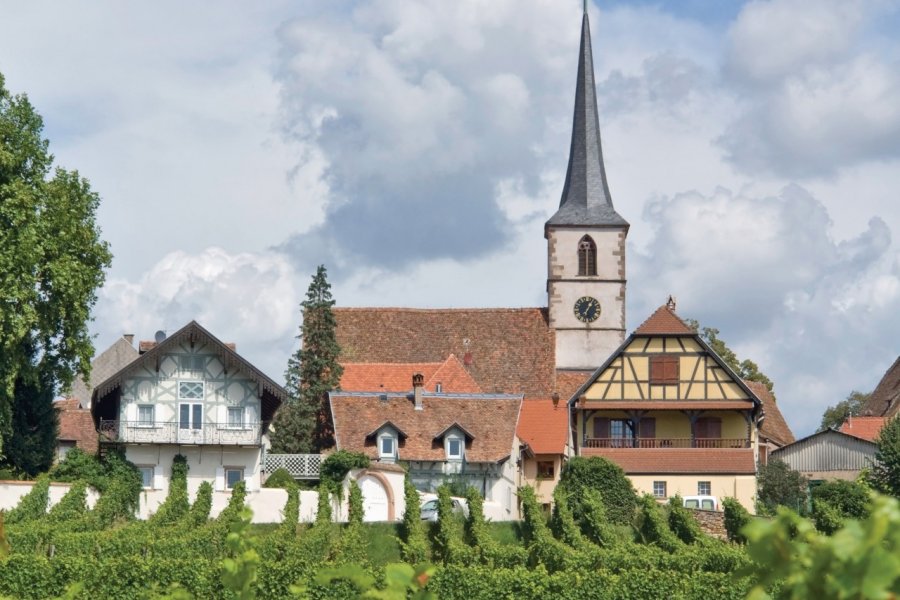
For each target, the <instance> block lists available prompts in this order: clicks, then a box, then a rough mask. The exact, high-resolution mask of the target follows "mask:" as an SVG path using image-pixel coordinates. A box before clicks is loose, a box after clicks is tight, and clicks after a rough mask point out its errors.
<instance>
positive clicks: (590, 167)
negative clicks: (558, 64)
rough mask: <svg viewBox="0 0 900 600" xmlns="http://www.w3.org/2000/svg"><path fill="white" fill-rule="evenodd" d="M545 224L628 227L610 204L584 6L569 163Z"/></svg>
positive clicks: (588, 26) (588, 29) (589, 35)
mask: <svg viewBox="0 0 900 600" xmlns="http://www.w3.org/2000/svg"><path fill="white" fill-rule="evenodd" d="M547 225H557V226H559V225H562V226H565V225H574V226H584V225H589V226H607V227H610V226H613V227H628V222H627V221H626V220H625V219H623V218H622V217H621V216H619V214H618V213H617V212H616V211H615V209H614V208H613V204H612V197H611V196H610V194H609V185H608V184H607V182H606V169H605V168H604V166H603V150H602V149H601V147H600V122H599V120H598V117H597V92H596V88H595V87H594V61H593V58H592V56H591V28H590V23H588V14H587V10H585V12H584V17H583V18H582V21H581V49H580V50H579V54H578V80H577V83H576V86H575V111H574V116H573V119H572V144H571V146H570V148H569V167H568V169H567V170H566V183H565V186H564V187H563V193H562V199H561V200H560V203H559V210H557V211H556V214H555V215H553V216H552V217H550V220H549V221H547Z"/></svg>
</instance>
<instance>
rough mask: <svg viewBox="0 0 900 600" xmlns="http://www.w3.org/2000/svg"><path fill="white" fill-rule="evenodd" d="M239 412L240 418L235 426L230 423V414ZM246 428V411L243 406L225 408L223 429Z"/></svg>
mask: <svg viewBox="0 0 900 600" xmlns="http://www.w3.org/2000/svg"><path fill="white" fill-rule="evenodd" d="M232 411H240V414H241V418H240V419H239V421H238V423H237V424H234V423H232V422H231V412H232ZM246 426H247V411H246V410H245V409H244V407H243V406H227V407H225V429H244V428H245V427H246Z"/></svg>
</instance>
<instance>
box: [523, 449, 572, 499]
mask: <svg viewBox="0 0 900 600" xmlns="http://www.w3.org/2000/svg"><path fill="white" fill-rule="evenodd" d="M544 462H547V463H549V462H552V463H553V477H545V476H540V475H539V473H538V463H544ZM562 466H563V457H562V456H561V455H559V454H536V455H535V456H533V457H526V458H525V459H524V460H523V463H522V470H521V474H522V480H521V482H520V485H526V486H528V487H530V488H532V489H534V493H535V496H537V501H538V502H539V503H541V504H552V503H553V491H554V490H555V489H556V484H557V483H559V475H560V471H562Z"/></svg>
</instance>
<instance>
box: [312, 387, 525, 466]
mask: <svg viewBox="0 0 900 600" xmlns="http://www.w3.org/2000/svg"><path fill="white" fill-rule="evenodd" d="M329 396H330V400H331V413H332V417H333V418H334V431H335V441H336V443H337V448H338V450H352V451H356V452H364V453H365V454H367V455H369V456H370V457H372V458H377V457H378V449H377V447H376V446H375V443H376V440H374V439H372V438H371V437H369V438H368V439H367V436H368V435H369V434H370V433H372V432H373V431H375V430H377V429H379V428H380V427H381V426H382V425H384V424H385V422H388V421H390V422H391V423H393V424H394V426H395V427H397V428H399V429H400V430H402V431H403V433H405V434H406V436H407V437H406V439H403V440H401V441H400V443H399V445H398V446H399V458H400V460H434V461H443V460H445V458H446V456H445V452H444V447H443V445H442V443H441V442H440V440H435V436H437V435H438V434H440V433H441V432H442V431H444V430H446V429H447V428H448V427H450V426H451V425H453V424H454V423H456V424H458V425H459V426H460V427H461V428H462V429H464V430H465V431H467V432H469V434H471V436H472V439H471V441H468V440H467V443H466V460H467V461H468V462H499V461H501V460H503V459H506V458H509V456H510V454H511V453H512V451H513V440H514V439H515V434H516V423H517V421H518V417H519V406H520V405H521V403H522V398H521V396H500V395H494V396H489V395H484V394H481V395H479V394H472V395H462V396H460V395H453V394H425V395H424V397H423V399H422V403H423V409H422V410H416V409H415V404H414V402H413V400H412V396H411V395H406V394H387V398H386V399H384V400H383V399H381V398H380V397H379V396H378V395H369V394H353V393H348V392H331V394H329Z"/></svg>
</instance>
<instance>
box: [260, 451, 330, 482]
mask: <svg viewBox="0 0 900 600" xmlns="http://www.w3.org/2000/svg"><path fill="white" fill-rule="evenodd" d="M321 465H322V455H321V454H266V472H267V473H272V472H273V471H275V469H287V471H288V473H290V474H291V475H292V476H293V477H294V479H318V478H319V467H320V466H321Z"/></svg>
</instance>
